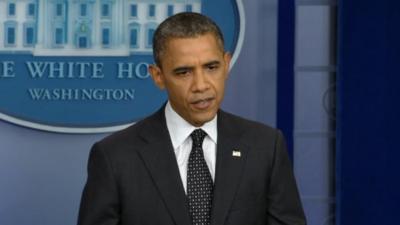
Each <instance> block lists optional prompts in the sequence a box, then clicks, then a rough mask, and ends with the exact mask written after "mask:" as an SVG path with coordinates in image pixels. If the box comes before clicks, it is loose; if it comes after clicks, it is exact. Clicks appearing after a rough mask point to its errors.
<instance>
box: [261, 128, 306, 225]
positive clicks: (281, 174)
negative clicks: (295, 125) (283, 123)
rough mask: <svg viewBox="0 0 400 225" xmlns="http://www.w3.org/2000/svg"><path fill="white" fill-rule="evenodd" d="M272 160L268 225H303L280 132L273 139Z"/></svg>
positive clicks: (292, 176) (302, 217)
mask: <svg viewBox="0 0 400 225" xmlns="http://www.w3.org/2000/svg"><path fill="white" fill-rule="evenodd" d="M274 151H275V152H274V159H273V166H272V171H271V177H270V183H269V193H268V194H267V196H268V199H267V201H268V212H267V213H268V215H267V216H268V218H267V220H268V224H269V225H305V224H306V219H305V216H304V212H303V208H302V205H301V202H300V197H299V192H298V190H297V186H296V181H295V178H294V175H293V170H292V165H291V162H290V159H289V156H288V153H287V149H286V144H285V140H284V138H283V135H282V133H281V132H280V131H278V132H277V135H276V139H275V149H274Z"/></svg>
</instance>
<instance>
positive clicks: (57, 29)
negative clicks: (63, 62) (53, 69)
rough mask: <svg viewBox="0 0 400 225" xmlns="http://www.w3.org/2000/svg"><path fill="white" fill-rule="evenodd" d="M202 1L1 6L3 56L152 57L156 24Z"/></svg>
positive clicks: (18, 0)
mask: <svg viewBox="0 0 400 225" xmlns="http://www.w3.org/2000/svg"><path fill="white" fill-rule="evenodd" d="M201 1H202V0H174V1H172V0H0V54H1V53H7V52H17V53H30V54H33V55H36V56H85V55H87V56H94V55H95V56H127V55H130V54H150V53H151V51H152V37H153V33H154V31H155V28H156V27H157V26H158V24H159V23H160V22H161V21H163V20H164V19H165V18H167V17H168V16H171V15H173V14H176V13H179V12H184V11H192V12H199V13H200V12H201V8H202V2H201Z"/></svg>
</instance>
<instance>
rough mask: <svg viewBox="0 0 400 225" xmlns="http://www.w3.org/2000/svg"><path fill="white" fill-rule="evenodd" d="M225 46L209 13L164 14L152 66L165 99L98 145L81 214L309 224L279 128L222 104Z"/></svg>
mask: <svg viewBox="0 0 400 225" xmlns="http://www.w3.org/2000/svg"><path fill="white" fill-rule="evenodd" d="M223 46H224V40H223V36H222V34H221V31H220V29H219V28H218V27H217V26H216V24H215V23H214V22H213V21H211V20H210V19H209V18H207V17H205V16H203V15H200V14H196V13H181V14H177V15H175V16H173V17H170V18H168V19H167V20H166V21H164V22H163V23H161V24H160V26H159V27H158V28H157V30H156V32H155V35H154V39H153V48H154V49H153V50H154V59H155V63H156V64H155V65H152V66H151V67H150V68H149V70H150V73H151V75H152V78H153V80H154V82H155V84H156V85H157V86H158V87H159V88H160V89H166V91H167V92H168V102H167V103H166V104H165V105H164V106H163V107H162V108H161V109H160V110H159V111H158V112H156V113H155V114H153V115H151V116H150V117H148V118H146V119H144V120H142V121H139V122H137V123H136V124H135V125H133V126H131V127H129V128H127V129H125V130H122V131H120V132H117V133H115V134H113V135H111V136H109V137H107V138H105V139H104V140H102V141H100V142H98V143H96V144H95V145H94V146H93V149H92V151H91V154H90V157H89V165H88V180H87V183H86V186H85V189H84V192H83V196H82V202H81V209H80V214H79V222H78V224H80V225H102V224H104V225H117V224H118V225H139V224H147V225H172V224H176V225H190V224H193V225H200V224H202V225H206V224H207V225H208V224H212V225H251V224H260V225H261V224H265V225H266V224H268V225H276V224H285V225H303V224H305V218H304V214H303V210H302V207H301V203H300V200H299V195H298V191H297V188H296V184H295V180H294V177H293V174H292V170H291V164H290V161H289V159H288V156H287V153H286V149H285V144H284V140H283V137H282V134H281V133H280V132H279V131H277V130H275V129H273V128H270V127H267V126H265V125H262V124H259V123H256V122H251V121H248V120H245V119H242V118H239V117H237V116H234V115H231V114H228V113H226V112H223V111H222V110H220V109H219V107H220V104H221V101H222V99H223V95H224V84H225V81H226V79H227V77H228V70H229V63H230V59H231V57H230V55H229V54H228V53H226V52H225V51H224V47H223Z"/></svg>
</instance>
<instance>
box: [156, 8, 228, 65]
mask: <svg viewBox="0 0 400 225" xmlns="http://www.w3.org/2000/svg"><path fill="white" fill-rule="evenodd" d="M208 33H211V34H213V35H214V37H215V38H216V40H217V42H218V44H219V47H220V48H221V51H222V52H224V37H223V35H222V32H221V29H220V28H219V27H218V25H217V24H216V23H215V22H214V21H213V20H211V19H210V18H209V17H207V16H205V15H202V14H200V13H194V12H183V13H178V14H175V15H173V16H171V17H169V18H167V19H166V20H164V21H163V22H162V23H161V24H160V25H159V26H158V27H157V29H156V31H155V33H154V36H153V57H154V61H155V63H156V64H157V65H158V66H161V56H162V55H163V52H164V50H165V48H166V44H167V42H168V41H169V40H170V39H172V38H194V37H198V36H201V35H205V34H208Z"/></svg>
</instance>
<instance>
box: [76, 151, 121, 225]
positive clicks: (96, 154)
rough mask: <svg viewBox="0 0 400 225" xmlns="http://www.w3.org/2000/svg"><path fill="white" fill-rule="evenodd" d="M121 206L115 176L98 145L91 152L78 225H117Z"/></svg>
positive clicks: (104, 153)
mask: <svg viewBox="0 0 400 225" xmlns="http://www.w3.org/2000/svg"><path fill="white" fill-rule="evenodd" d="M119 218H120V204H119V198H118V189H117V182H116V178H115V174H114V171H113V168H112V165H111V163H110V159H109V158H108V157H107V155H106V152H104V151H103V150H102V149H101V148H100V147H99V145H98V144H95V145H94V146H93V147H92V149H91V152H90V156H89V162H88V177H87V181H86V185H85V187H84V190H83V193H82V199H81V205H80V210H79V216H78V225H116V224H118V223H119Z"/></svg>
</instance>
